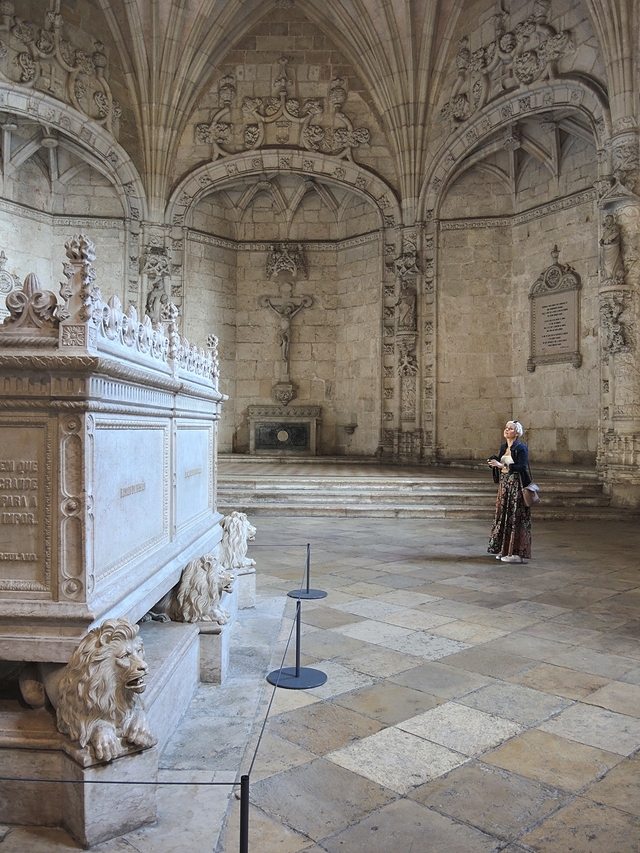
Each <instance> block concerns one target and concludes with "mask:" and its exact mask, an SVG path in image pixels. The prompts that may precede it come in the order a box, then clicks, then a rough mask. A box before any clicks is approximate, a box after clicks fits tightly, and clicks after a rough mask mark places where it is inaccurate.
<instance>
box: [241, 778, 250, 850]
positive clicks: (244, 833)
mask: <svg viewBox="0 0 640 853" xmlns="http://www.w3.org/2000/svg"><path fill="white" fill-rule="evenodd" d="M240 853H249V777H248V776H247V775H245V776H241V777H240Z"/></svg>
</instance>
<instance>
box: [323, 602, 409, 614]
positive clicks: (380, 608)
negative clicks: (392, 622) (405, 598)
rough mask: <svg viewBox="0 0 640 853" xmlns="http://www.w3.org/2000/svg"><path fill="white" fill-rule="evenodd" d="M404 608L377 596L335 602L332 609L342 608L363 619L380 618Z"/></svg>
mask: <svg viewBox="0 0 640 853" xmlns="http://www.w3.org/2000/svg"><path fill="white" fill-rule="evenodd" d="M404 609H405V608H404V607H403V606H402V605H400V604H390V603H389V602H387V601H381V600H380V599H379V598H373V599H372V598H363V599H360V600H359V601H350V602H347V604H337V605H336V606H335V607H334V610H342V611H344V612H345V613H353V614H355V615H356V616H362V617H364V618H365V619H382V618H384V617H385V616H388V615H389V614H390V613H398V611H400V612H401V611H403V610H404Z"/></svg>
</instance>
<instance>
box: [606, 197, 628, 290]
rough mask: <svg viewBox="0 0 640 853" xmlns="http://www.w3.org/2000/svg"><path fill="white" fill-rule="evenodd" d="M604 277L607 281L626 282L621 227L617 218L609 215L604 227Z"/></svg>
mask: <svg viewBox="0 0 640 853" xmlns="http://www.w3.org/2000/svg"><path fill="white" fill-rule="evenodd" d="M600 246H601V247H602V275H603V278H604V279H605V281H615V282H623V281H624V264H623V262H622V251H621V246H620V227H619V226H618V224H617V223H616V220H615V217H614V216H613V214H612V213H609V214H608V215H607V216H605V218H604V223H603V226H602V237H601V238H600Z"/></svg>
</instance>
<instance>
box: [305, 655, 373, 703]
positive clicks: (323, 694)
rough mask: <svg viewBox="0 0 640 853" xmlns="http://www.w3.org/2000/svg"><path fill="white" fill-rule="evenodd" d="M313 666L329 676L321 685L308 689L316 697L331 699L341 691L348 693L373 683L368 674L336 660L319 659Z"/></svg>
mask: <svg viewBox="0 0 640 853" xmlns="http://www.w3.org/2000/svg"><path fill="white" fill-rule="evenodd" d="M313 668H314V669H319V670H320V671H321V672H324V673H325V675H326V676H327V680H326V682H325V683H324V684H323V685H322V686H321V687H313V688H312V689H310V690H309V691H308V693H309V695H310V696H313V697H314V698H315V699H330V698H331V697H332V696H338V695H339V694H340V693H348V692H349V691H350V690H357V689H358V687H366V686H367V685H368V684H372V683H373V680H372V679H371V678H369V677H368V676H366V675H363V674H362V673H359V672H355V671H354V670H353V669H349V668H348V667H346V666H342V665H341V664H339V663H336V661H332V660H322V661H317V662H316V663H315V664H314V666H313ZM305 692H306V691H305Z"/></svg>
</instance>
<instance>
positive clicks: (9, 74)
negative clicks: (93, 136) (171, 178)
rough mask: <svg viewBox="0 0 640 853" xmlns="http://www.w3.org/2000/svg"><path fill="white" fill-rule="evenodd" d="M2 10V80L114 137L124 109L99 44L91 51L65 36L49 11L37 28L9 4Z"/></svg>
mask: <svg viewBox="0 0 640 853" xmlns="http://www.w3.org/2000/svg"><path fill="white" fill-rule="evenodd" d="M2 7H3V8H2V16H1V17H0V78H1V79H4V80H7V81H9V82H11V83H15V84H17V85H20V86H24V87H26V88H29V89H35V90H39V91H42V92H46V93H47V94H49V95H52V96H53V97H54V98H57V99H58V100H60V101H64V102H65V103H67V104H71V106H73V107H75V109H77V110H79V111H80V112H82V113H84V114H85V115H87V116H89V117H90V118H91V119H93V120H94V121H95V122H97V123H98V124H100V125H102V126H103V127H104V128H106V130H108V131H109V132H110V133H112V134H113V135H114V136H117V132H118V120H119V118H120V116H121V115H122V108H121V107H120V104H119V103H118V102H117V101H116V100H114V98H113V95H112V92H111V88H110V86H109V82H108V66H109V61H108V59H107V55H106V53H105V48H104V45H103V44H102V42H100V41H95V42H94V44H93V51H92V52H90V53H89V52H87V51H86V50H83V49H82V48H81V47H80V45H79V44H74V43H72V42H70V41H68V40H67V39H65V38H64V36H63V28H64V27H65V22H64V20H63V18H62V15H60V14H59V13H57V12H53V11H49V12H47V13H46V15H45V22H44V26H43V27H41V26H39V25H38V24H35V23H32V22H29V21H25V20H23V19H22V18H20V17H18V16H17V15H14V7H13V4H12V3H10V2H4V3H3V4H2ZM67 29H68V28H67Z"/></svg>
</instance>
